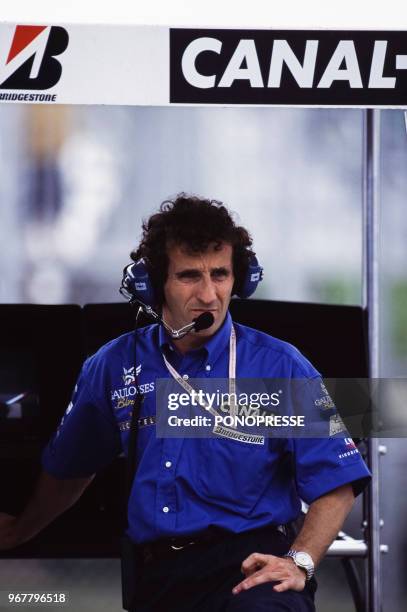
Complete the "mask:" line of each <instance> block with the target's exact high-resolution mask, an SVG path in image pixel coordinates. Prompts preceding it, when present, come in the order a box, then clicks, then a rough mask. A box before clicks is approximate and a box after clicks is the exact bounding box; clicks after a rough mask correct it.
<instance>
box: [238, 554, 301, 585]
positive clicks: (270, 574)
mask: <svg viewBox="0 0 407 612" xmlns="http://www.w3.org/2000/svg"><path fill="white" fill-rule="evenodd" d="M242 573H243V574H244V575H245V576H246V578H245V579H244V580H242V582H239V584H237V585H236V586H235V587H234V589H233V590H232V593H233V594H234V595H237V594H238V593H240V592H241V591H246V590H247V589H251V588H252V587H254V586H256V585H258V584H262V583H263V582H278V583H279V584H276V585H275V586H274V587H273V588H274V590H275V591H279V592H282V591H287V590H288V589H291V590H293V591H302V590H303V589H304V587H305V581H306V576H305V572H304V571H303V570H302V569H300V568H299V567H297V566H296V565H295V563H294V561H293V560H292V559H289V558H282V557H275V556H274V555H263V554H261V553H252V554H251V555H249V556H248V557H247V559H245V560H244V561H243V563H242Z"/></svg>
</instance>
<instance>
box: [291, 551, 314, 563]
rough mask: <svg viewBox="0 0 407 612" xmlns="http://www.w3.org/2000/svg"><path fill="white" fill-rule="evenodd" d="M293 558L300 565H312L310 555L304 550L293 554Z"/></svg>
mask: <svg viewBox="0 0 407 612" xmlns="http://www.w3.org/2000/svg"><path fill="white" fill-rule="evenodd" d="M295 560H296V562H297V563H299V564H300V565H305V566H307V565H313V563H312V559H311V557H310V556H309V554H308V553H305V552H298V553H297V554H296V555H295Z"/></svg>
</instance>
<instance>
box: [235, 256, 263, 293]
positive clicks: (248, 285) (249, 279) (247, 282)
mask: <svg viewBox="0 0 407 612" xmlns="http://www.w3.org/2000/svg"><path fill="white" fill-rule="evenodd" d="M261 280H263V268H262V267H261V266H260V265H259V262H258V261H257V257H256V256H255V255H253V256H252V258H251V260H250V263H249V267H248V268H247V273H246V278H245V279H244V281H243V283H242V285H241V287H240V290H239V291H238V292H236V295H237V297H240V298H248V297H250V296H251V295H253V293H254V292H255V291H256V289H257V285H258V284H259V282H260V281H261Z"/></svg>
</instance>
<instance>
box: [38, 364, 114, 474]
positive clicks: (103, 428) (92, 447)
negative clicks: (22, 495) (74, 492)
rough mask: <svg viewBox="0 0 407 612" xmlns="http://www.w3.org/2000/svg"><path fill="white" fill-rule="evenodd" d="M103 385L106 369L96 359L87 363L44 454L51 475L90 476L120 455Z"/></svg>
mask: <svg viewBox="0 0 407 612" xmlns="http://www.w3.org/2000/svg"><path fill="white" fill-rule="evenodd" d="M104 386H105V385H104V382H103V368H101V367H100V366H97V365H96V364H95V360H94V358H90V359H88V360H86V361H85V363H84V365H83V368H82V371H81V373H80V375H79V378H78V381H77V384H76V386H75V389H74V392H73V395H72V399H71V402H70V403H69V405H68V408H67V409H66V411H65V414H64V416H63V418H62V420H61V422H60V424H59V426H58V429H57V430H56V432H55V433H54V434H53V436H52V437H51V439H50V440H49V442H48V444H47V446H46V447H45V449H44V451H43V454H42V467H43V469H44V470H45V471H46V472H48V473H49V474H51V475H52V476H55V477H56V478H61V479H64V478H82V477H86V476H90V475H92V474H94V473H95V472H96V471H97V470H99V469H101V468H103V467H105V466H106V465H108V464H109V463H110V462H111V461H112V460H113V459H114V458H115V457H116V456H117V455H118V454H119V453H120V451H121V442H120V434H119V431H118V428H117V424H116V422H115V419H114V417H113V414H112V412H111V408H110V405H109V401H108V395H107V394H106V393H103V388H104ZM92 388H94V389H96V390H97V391H99V392H94V391H92Z"/></svg>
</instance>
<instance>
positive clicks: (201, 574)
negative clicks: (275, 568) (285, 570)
mask: <svg viewBox="0 0 407 612" xmlns="http://www.w3.org/2000/svg"><path fill="white" fill-rule="evenodd" d="M289 547H290V540H289V539H288V538H287V537H286V536H285V535H284V534H282V533H281V532H280V531H278V530H276V529H274V528H271V527H269V528H265V529H258V530H255V531H250V532H246V533H243V534H233V535H228V536H227V537H220V538H219V539H217V538H215V539H214V540H211V541H210V542H209V543H208V542H204V543H199V542H198V543H196V544H192V545H189V546H186V547H185V548H183V549H182V550H179V551H171V550H169V551H168V552H166V553H165V554H163V555H161V556H158V555H156V556H155V558H153V559H150V560H148V559H147V561H145V562H143V560H142V559H141V558H140V560H139V563H138V571H137V574H138V576H137V578H135V579H136V580H137V588H136V601H135V606H134V607H133V608H132V612H161V611H162V612H164V610H165V612H189V611H196V612H256V611H259V612H260V611H263V610H264V611H266V610H267V612H273V611H280V610H281V611H283V610H284V611H289V610H291V611H293V612H311V611H315V606H314V593H315V590H316V582H315V580H314V579H312V580H311V581H310V582H308V583H307V585H306V588H305V589H304V591H302V592H300V593H299V592H296V591H291V590H290V591H285V592H283V593H278V592H276V591H274V590H273V585H274V584H276V583H274V582H269V583H264V584H261V585H258V586H255V587H252V588H251V589H248V590H247V591H243V592H241V593H239V594H238V595H233V594H232V588H233V587H234V586H236V585H237V584H238V583H239V582H241V580H243V578H244V576H243V574H242V573H241V570H240V567H241V564H242V561H243V560H244V559H246V557H248V556H249V555H250V554H251V553H253V552H260V553H264V554H273V555H277V556H282V555H284V554H285V553H286V552H287V550H288V549H289Z"/></svg>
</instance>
